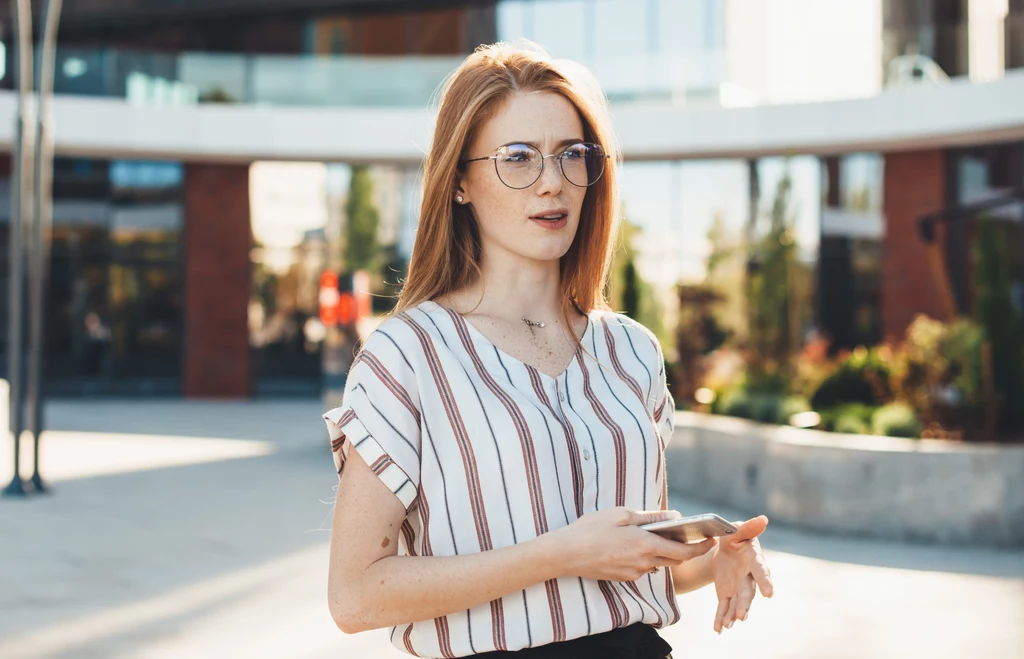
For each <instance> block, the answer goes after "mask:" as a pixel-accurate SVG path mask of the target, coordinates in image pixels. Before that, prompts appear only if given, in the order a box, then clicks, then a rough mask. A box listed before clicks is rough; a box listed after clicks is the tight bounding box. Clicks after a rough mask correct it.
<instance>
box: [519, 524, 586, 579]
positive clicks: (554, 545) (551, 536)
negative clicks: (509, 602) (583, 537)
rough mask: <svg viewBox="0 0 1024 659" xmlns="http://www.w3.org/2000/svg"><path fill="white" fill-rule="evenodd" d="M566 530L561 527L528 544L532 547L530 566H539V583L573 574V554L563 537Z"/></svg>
mask: <svg viewBox="0 0 1024 659" xmlns="http://www.w3.org/2000/svg"><path fill="white" fill-rule="evenodd" d="M567 528H568V527H562V528H560V529H555V530H554V531H549V532H547V533H545V534H544V535H541V536H538V537H536V538H534V539H533V540H531V541H530V542H529V543H528V544H529V545H531V546H532V547H531V548H532V555H531V557H530V559H531V561H532V564H533V565H537V566H540V571H541V574H540V577H541V579H540V581H549V580H551V579H557V578H558V577H564V576H571V575H572V574H574V572H573V570H574V567H575V566H574V561H573V559H574V557H575V554H574V552H573V551H571V549H570V547H569V545H568V543H567V542H566V538H565V537H564V536H565V530H566V529H567Z"/></svg>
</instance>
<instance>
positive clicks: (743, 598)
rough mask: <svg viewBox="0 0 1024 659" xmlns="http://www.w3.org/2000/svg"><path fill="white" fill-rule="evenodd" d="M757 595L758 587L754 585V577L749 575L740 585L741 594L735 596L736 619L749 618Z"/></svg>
mask: <svg viewBox="0 0 1024 659" xmlns="http://www.w3.org/2000/svg"><path fill="white" fill-rule="evenodd" d="M756 595H757V587H756V586H755V585H754V578H753V577H751V576H749V575H748V576H747V577H746V578H744V579H743V583H742V584H741V585H740V594H739V596H737V597H734V598H733V602H735V604H736V611H735V617H736V620H746V619H747V614H748V613H750V605H751V603H753V601H754V597H755V596H756ZM726 624H728V623H726Z"/></svg>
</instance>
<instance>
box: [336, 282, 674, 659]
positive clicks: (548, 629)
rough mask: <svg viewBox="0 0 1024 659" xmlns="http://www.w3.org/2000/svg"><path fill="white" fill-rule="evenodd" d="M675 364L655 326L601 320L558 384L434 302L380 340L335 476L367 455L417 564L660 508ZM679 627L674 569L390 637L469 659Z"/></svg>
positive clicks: (349, 386)
mask: <svg viewBox="0 0 1024 659" xmlns="http://www.w3.org/2000/svg"><path fill="white" fill-rule="evenodd" d="M663 365H664V361H663V359H662V352H661V346H660V345H659V344H658V341H657V339H656V338H655V337H654V335H653V334H652V333H651V332H650V331H648V330H647V329H646V328H645V327H643V326H642V325H640V324H638V323H636V322H634V321H633V320H630V319H629V318H627V317H625V316H622V315H619V314H615V313H612V312H605V311H592V312H591V313H590V314H589V315H588V323H587V328H586V331H585V333H584V335H583V339H582V349H579V350H577V351H576V354H575V356H574V357H573V360H572V362H571V363H570V364H569V366H568V368H567V369H566V370H565V371H564V372H563V373H562V374H561V375H559V376H558V377H551V376H549V375H547V374H545V373H541V372H540V371H538V370H537V369H536V368H533V367H531V366H530V365H528V364H525V363H523V362H522V361H519V360H517V359H515V358H513V357H511V356H510V355H508V354H506V353H504V352H502V351H501V350H500V349H498V348H497V347H496V346H495V345H494V344H492V343H491V342H490V341H489V340H488V339H487V338H486V337H485V336H484V335H483V334H482V333H481V332H480V331H479V330H477V329H476V328H475V327H474V326H473V325H472V324H470V323H469V322H467V321H466V320H465V319H463V318H462V317H461V316H460V315H458V314H456V313H454V312H453V311H451V310H450V309H447V308H445V307H442V306H440V305H438V304H437V303H435V302H423V303H421V304H419V305H417V306H415V307H413V308H410V309H409V310H407V311H405V312H403V313H400V314H397V315H396V316H394V317H392V318H389V319H387V320H386V321H384V322H383V323H382V324H381V325H380V327H378V329H377V330H376V331H375V332H374V333H373V334H372V335H371V336H370V337H369V338H368V339H367V341H366V343H365V344H364V346H363V349H362V350H361V351H360V353H359V355H358V356H357V358H356V360H355V362H354V363H353V365H352V368H351V369H350V371H349V376H348V381H347V383H346V387H345V394H344V398H343V402H342V405H341V407H338V408H336V409H333V410H331V411H329V412H327V413H326V414H325V415H324V418H325V420H326V421H327V427H328V430H329V432H330V436H331V440H332V449H333V451H334V458H335V466H336V467H337V468H338V473H339V474H340V473H341V468H342V466H343V464H344V461H345V456H346V455H347V452H348V450H349V449H350V447H355V449H356V450H357V451H359V454H360V456H361V457H362V458H363V459H364V460H365V461H366V463H367V464H368V465H369V466H370V468H371V469H372V470H373V472H374V473H375V474H376V475H377V476H378V477H379V478H380V479H381V481H383V482H384V484H386V485H387V486H388V488H390V489H391V491H392V492H394V494H395V496H397V497H398V499H399V500H400V501H401V502H402V505H404V506H405V509H406V513H407V516H406V518H405V521H404V522H403V524H402V527H401V534H400V543H399V551H400V553H402V554H408V555H413V556H455V555H464V554H472V553H475V552H482V551H487V550H490V549H497V548H500V547H506V546H509V545H513V544H516V543H519V542H525V541H527V540H530V539H532V538H536V537H537V536H539V535H541V534H543V533H547V532H548V531H552V530H554V529H558V528H560V527H563V526H567V525H569V524H570V523H572V522H573V521H574V520H576V519H578V518H579V517H581V516H582V515H584V514H585V513H588V512H591V511H594V510H601V509H606V508H611V507H615V506H627V507H629V508H632V509H635V510H656V509H658V508H659V507H660V506H661V502H662V500H663V499H664V497H665V491H666V488H665V461H664V448H665V443H666V442H667V441H668V440H669V439H670V438H671V436H672V417H673V410H674V403H673V401H672V397H671V395H670V394H669V392H668V389H667V387H666V385H665V370H664V366H663ZM678 619H679V610H678V609H677V608H676V602H675V594H674V590H673V584H672V579H671V574H670V571H669V570H660V571H658V572H657V573H655V574H648V575H645V576H644V577H643V578H641V579H639V580H637V581H634V582H624V583H620V582H612V581H593V580H589V579H583V578H579V577H571V576H566V577H561V578H558V579H552V580H550V581H547V582H545V583H539V584H536V585H534V586H531V587H529V588H527V589H525V590H522V591H518V592H514V593H510V594H508V595H505V596H504V597H501V598H499V599H496V600H494V601H492V602H489V603H486V604H481V605H479V606H475V607H473V608H471V609H467V610H465V611H452V612H451V613H450V614H449V615H446V616H442V617H439V618H435V619H433V620H423V621H419V622H414V623H411V624H403V625H399V626H397V627H395V628H393V629H392V630H391V641H392V643H393V644H394V645H395V646H396V647H398V648H399V649H401V650H404V651H406V652H408V653H409V654H411V655H414V656H417V657H463V656H467V655H473V654H478V653H482V652H489V651H492V650H519V649H522V648H527V647H535V646H539V645H545V644H548V643H552V642H556V641H564V640H570V639H573V638H577V637H580V636H585V635H589V634H597V633H600V632H605V631H609V630H611V629H615V628H618V627H625V626H628V625H631V624H634V623H637V622H642V623H646V624H649V625H652V626H654V627H657V628H660V627H665V626H668V625H671V624H674V623H675V622H676V621H677V620H678Z"/></svg>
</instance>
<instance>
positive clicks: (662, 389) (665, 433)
mask: <svg viewBox="0 0 1024 659" xmlns="http://www.w3.org/2000/svg"><path fill="white" fill-rule="evenodd" d="M655 342H657V339H655ZM655 366H656V368H657V371H658V375H657V377H656V378H654V392H653V395H652V396H651V400H652V404H653V407H652V409H651V416H652V418H653V419H654V423H655V424H657V426H658V432H659V433H661V441H662V444H664V445H665V446H668V443H669V442H671V441H672V433H673V432H674V431H675V417H676V402H675V400H674V399H673V398H672V392H671V391H669V388H668V379H667V376H666V373H665V358H664V357H663V353H662V352H661V346H660V345H658V363H657V364H656V365H655ZM651 370H652V371H653V370H654V369H651Z"/></svg>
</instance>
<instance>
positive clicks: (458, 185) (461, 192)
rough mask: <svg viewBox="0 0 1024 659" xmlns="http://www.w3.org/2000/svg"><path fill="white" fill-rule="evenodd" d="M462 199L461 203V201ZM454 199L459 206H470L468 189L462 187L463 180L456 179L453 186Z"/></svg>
mask: <svg viewBox="0 0 1024 659" xmlns="http://www.w3.org/2000/svg"><path fill="white" fill-rule="evenodd" d="M460 198H461V201H459V199H460ZM452 199H453V200H455V203H458V204H468V203H469V199H468V198H467V195H466V189H465V188H464V187H463V186H462V178H461V177H456V178H455V185H453V186H452Z"/></svg>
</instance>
